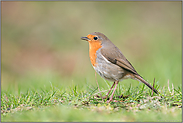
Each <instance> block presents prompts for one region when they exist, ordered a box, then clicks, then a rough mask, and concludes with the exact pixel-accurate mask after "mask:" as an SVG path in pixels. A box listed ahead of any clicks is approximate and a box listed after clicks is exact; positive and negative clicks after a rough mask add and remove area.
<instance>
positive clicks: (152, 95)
mask: <svg viewBox="0 0 183 123" xmlns="http://www.w3.org/2000/svg"><path fill="white" fill-rule="evenodd" d="M154 83H155V78H154V81H153V89H152V93H151V97H152V96H153V93H154Z"/></svg>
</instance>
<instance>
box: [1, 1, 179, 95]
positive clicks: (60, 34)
mask: <svg viewBox="0 0 183 123" xmlns="http://www.w3.org/2000/svg"><path fill="white" fill-rule="evenodd" d="M1 5H2V16H1V17H2V23H1V25H2V30H1V31H2V40H1V41H2V64H1V66H2V71H1V72H2V78H1V89H2V90H4V91H7V90H11V91H15V92H16V91H20V90H19V89H20V88H19V87H21V91H24V90H25V91H26V90H27V89H29V88H39V87H43V86H45V85H47V84H50V82H51V83H52V84H53V85H54V86H57V87H61V86H62V87H67V86H70V85H72V84H74V85H79V86H83V85H85V84H86V83H89V85H93V86H95V87H97V85H96V82H95V72H94V70H93V68H92V66H91V63H90V59H89V55H88V43H87V42H85V41H82V40H81V39H80V37H82V36H87V35H88V34H89V33H92V32H95V31H97V32H102V33H104V34H105V35H106V36H107V37H108V38H109V39H110V40H111V41H112V42H113V43H114V44H115V45H116V46H117V47H118V48H119V49H120V50H121V51H122V53H123V54H124V55H125V56H126V58H127V59H128V60H129V61H130V62H131V63H132V65H133V66H134V67H135V69H136V70H137V72H138V73H139V74H140V75H142V76H143V77H144V78H145V79H146V80H147V81H149V82H150V83H152V81H153V79H154V78H156V81H157V83H158V84H159V85H160V86H161V87H163V86H167V81H168V80H169V83H170V84H172V83H173V84H174V86H175V87H177V86H181V82H182V79H181V75H182V71H181V68H182V61H181V51H182V50H181V46H182V42H181V41H182V39H181V36H182V35H181V34H182V30H181V22H182V21H181V2H124V1H121V2H2V4H1ZM97 79H98V82H99V85H100V86H103V87H104V88H105V87H106V88H107V86H106V85H105V82H104V80H103V79H102V78H101V77H99V76H97ZM129 83H132V85H133V86H136V85H138V82H137V81H135V80H130V79H129V80H124V81H123V83H121V84H126V85H129ZM111 84H112V83H111Z"/></svg>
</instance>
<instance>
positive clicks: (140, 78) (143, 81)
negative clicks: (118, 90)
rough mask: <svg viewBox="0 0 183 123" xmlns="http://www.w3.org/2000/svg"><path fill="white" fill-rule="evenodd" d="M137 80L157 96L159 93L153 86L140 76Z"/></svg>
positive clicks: (136, 77) (137, 76) (136, 76)
mask: <svg viewBox="0 0 183 123" xmlns="http://www.w3.org/2000/svg"><path fill="white" fill-rule="evenodd" d="M135 79H137V80H138V81H140V82H142V83H144V84H145V85H147V86H148V87H149V88H150V89H151V90H153V91H154V92H155V93H156V94H158V93H159V92H158V91H157V90H156V89H155V88H154V87H153V86H151V85H150V84H149V83H148V82H146V81H145V80H144V79H143V78H142V77H141V76H140V75H135Z"/></svg>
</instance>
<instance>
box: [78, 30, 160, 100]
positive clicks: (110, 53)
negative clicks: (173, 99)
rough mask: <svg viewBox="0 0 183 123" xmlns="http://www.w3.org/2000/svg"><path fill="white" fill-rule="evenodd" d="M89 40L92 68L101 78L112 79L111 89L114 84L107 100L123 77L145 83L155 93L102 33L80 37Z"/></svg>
mask: <svg viewBox="0 0 183 123" xmlns="http://www.w3.org/2000/svg"><path fill="white" fill-rule="evenodd" d="M81 39H82V40H86V41H88V42H89V55H90V60H91V63H92V66H93V68H94V69H95V71H96V72H97V73H98V74H99V75H100V76H101V77H103V78H105V79H107V80H109V81H114V83H113V85H112V87H111V88H110V90H109V92H108V93H107V96H108V94H109V93H110V91H111V89H112V88H113V86H114V85H115V88H114V90H113V93H112V95H111V97H110V99H109V100H108V102H110V101H112V98H113V95H114V92H115V90H116V87H117V85H118V83H119V81H122V80H123V79H128V78H131V79H135V80H138V81H140V82H142V83H144V84H145V85H147V86H148V87H149V88H150V89H151V90H153V91H154V92H155V93H156V94H158V91H157V90H156V89H155V88H153V87H152V86H151V85H150V84H149V83H148V82H146V81H145V80H144V79H143V78H142V77H141V76H140V75H139V74H138V73H137V71H136V70H135V69H134V67H133V66H132V65H131V63H130V62H129V61H128V60H127V59H126V58H125V56H124V55H123V54H122V53H121V51H120V50H119V49H118V48H117V47H116V46H115V45H114V44H113V43H112V42H111V41H110V40H109V39H108V38H107V37H106V36H105V35H104V34H102V33H100V32H94V33H90V34H88V35H87V37H81Z"/></svg>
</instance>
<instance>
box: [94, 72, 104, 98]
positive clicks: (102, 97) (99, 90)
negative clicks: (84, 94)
mask: <svg viewBox="0 0 183 123" xmlns="http://www.w3.org/2000/svg"><path fill="white" fill-rule="evenodd" d="M95 79H96V83H97V86H98V90H99V92H100V96H101V98H102V101H103V97H102V94H101V91H100V88H99V85H98V82H97V75H96V71H95Z"/></svg>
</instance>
